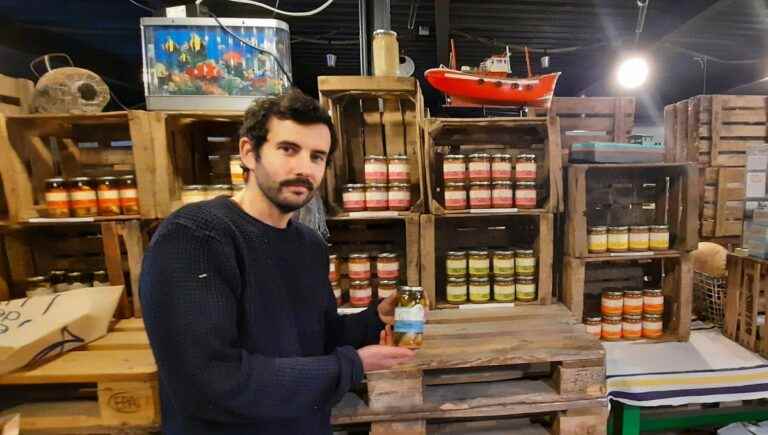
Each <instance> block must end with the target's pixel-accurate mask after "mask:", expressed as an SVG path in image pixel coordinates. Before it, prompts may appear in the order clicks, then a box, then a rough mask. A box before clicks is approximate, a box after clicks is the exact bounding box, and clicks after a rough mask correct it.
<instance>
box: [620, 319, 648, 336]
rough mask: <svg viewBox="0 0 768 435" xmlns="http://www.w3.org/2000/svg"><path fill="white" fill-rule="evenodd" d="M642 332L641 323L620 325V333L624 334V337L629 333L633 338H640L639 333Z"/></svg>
mask: <svg viewBox="0 0 768 435" xmlns="http://www.w3.org/2000/svg"><path fill="white" fill-rule="evenodd" d="M642 330H643V325H642V323H641V322H637V323H631V322H624V324H623V325H622V331H623V332H624V334H625V335H627V333H630V334H631V335H634V336H640V333H641V332H642ZM633 333H634V334H633Z"/></svg>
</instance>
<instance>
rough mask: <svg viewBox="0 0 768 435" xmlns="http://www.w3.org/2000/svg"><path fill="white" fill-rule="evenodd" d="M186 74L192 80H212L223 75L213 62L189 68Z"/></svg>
mask: <svg viewBox="0 0 768 435" xmlns="http://www.w3.org/2000/svg"><path fill="white" fill-rule="evenodd" d="M185 72H186V74H187V75H188V76H190V77H192V78H196V79H203V80H212V79H216V78H218V77H219V76H220V75H221V70H219V68H218V67H217V66H216V64H214V63H213V62H201V63H198V64H197V65H196V66H195V67H194V68H187V70H186V71H185Z"/></svg>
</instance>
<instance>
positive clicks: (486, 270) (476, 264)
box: [469, 250, 491, 277]
mask: <svg viewBox="0 0 768 435" xmlns="http://www.w3.org/2000/svg"><path fill="white" fill-rule="evenodd" d="M490 273H491V260H490V257H489V255H488V251H486V250H475V251H469V276H471V277H487V276H488V275H489V274H490Z"/></svg>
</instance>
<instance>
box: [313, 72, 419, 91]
mask: <svg viewBox="0 0 768 435" xmlns="http://www.w3.org/2000/svg"><path fill="white" fill-rule="evenodd" d="M317 88H318V90H319V91H320V93H327V94H333V93H344V92H403V93H412V92H415V91H416V79H414V78H412V77H372V76H319V77H318V78H317Z"/></svg>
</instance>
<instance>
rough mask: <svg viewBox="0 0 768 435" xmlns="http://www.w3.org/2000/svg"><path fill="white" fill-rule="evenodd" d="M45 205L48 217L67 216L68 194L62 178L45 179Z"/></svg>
mask: <svg viewBox="0 0 768 435" xmlns="http://www.w3.org/2000/svg"><path fill="white" fill-rule="evenodd" d="M45 207H46V209H47V210H48V217H51V218H65V217H69V195H68V194H67V188H66V186H65V182H64V179H63V178H48V179H47V180H45Z"/></svg>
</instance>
